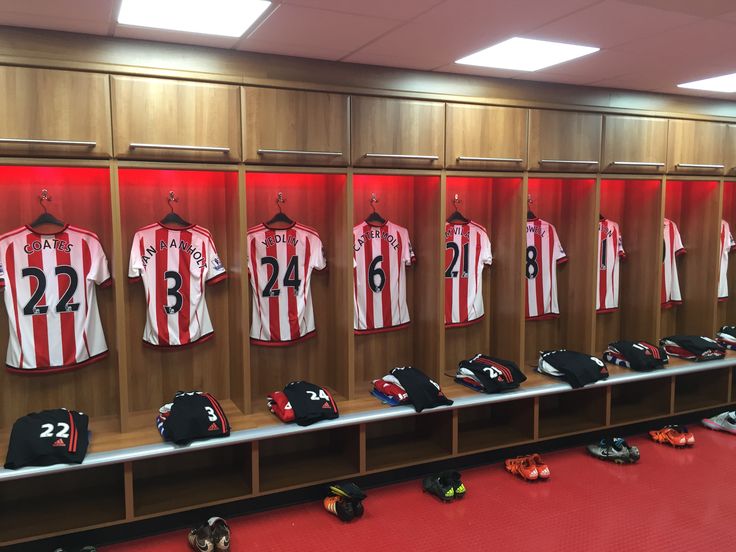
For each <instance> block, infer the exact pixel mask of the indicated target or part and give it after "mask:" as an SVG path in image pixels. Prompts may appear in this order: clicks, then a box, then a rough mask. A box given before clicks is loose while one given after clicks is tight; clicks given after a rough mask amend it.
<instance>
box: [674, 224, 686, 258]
mask: <svg viewBox="0 0 736 552" xmlns="http://www.w3.org/2000/svg"><path fill="white" fill-rule="evenodd" d="M672 230H673V233H674V238H675V239H674V242H673V244H672V245H673V247H672V250H673V251H674V253H675V255H682V254H683V253H687V250H686V249H685V246H684V245H683V243H682V236H681V235H680V229H679V228H678V227H677V225H676V224H675V223H674V222H673V223H672Z"/></svg>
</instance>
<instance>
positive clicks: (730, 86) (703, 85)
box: [677, 73, 736, 93]
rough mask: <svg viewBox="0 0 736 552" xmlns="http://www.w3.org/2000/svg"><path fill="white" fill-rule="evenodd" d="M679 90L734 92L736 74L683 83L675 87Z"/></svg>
mask: <svg viewBox="0 0 736 552" xmlns="http://www.w3.org/2000/svg"><path fill="white" fill-rule="evenodd" d="M677 86H678V87H680V88H692V89H694V90H710V91H711V92H729V93H733V92H736V73H731V74H730V75H721V76H720V77H713V78H710V79H703V80H699V81H693V82H685V83H683V84H678V85H677Z"/></svg>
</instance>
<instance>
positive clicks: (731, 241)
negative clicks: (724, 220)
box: [726, 226, 736, 253]
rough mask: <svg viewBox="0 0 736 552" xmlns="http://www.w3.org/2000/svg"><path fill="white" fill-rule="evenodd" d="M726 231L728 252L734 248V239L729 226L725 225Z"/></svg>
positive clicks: (735, 245)
mask: <svg viewBox="0 0 736 552" xmlns="http://www.w3.org/2000/svg"><path fill="white" fill-rule="evenodd" d="M726 232H727V233H728V235H727V236H726V244H728V252H729V253H730V252H731V251H733V250H734V248H736V241H734V239H733V234H731V227H730V226H726Z"/></svg>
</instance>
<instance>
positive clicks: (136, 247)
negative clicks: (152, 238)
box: [128, 234, 143, 282]
mask: <svg viewBox="0 0 736 552" xmlns="http://www.w3.org/2000/svg"><path fill="white" fill-rule="evenodd" d="M141 239H142V238H141V236H140V234H136V235H135V236H133V245H132V246H131V248H130V262H129V263H128V279H129V280H130V281H131V282H137V281H138V280H140V278H141V276H142V275H143V259H141Z"/></svg>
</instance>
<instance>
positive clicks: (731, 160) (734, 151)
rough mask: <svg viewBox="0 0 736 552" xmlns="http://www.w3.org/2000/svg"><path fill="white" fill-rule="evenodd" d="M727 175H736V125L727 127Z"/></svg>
mask: <svg viewBox="0 0 736 552" xmlns="http://www.w3.org/2000/svg"><path fill="white" fill-rule="evenodd" d="M725 157H726V163H725V165H726V168H725V171H726V174H731V175H732V174H736V125H728V126H727V127H726V155H725Z"/></svg>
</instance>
